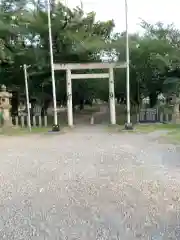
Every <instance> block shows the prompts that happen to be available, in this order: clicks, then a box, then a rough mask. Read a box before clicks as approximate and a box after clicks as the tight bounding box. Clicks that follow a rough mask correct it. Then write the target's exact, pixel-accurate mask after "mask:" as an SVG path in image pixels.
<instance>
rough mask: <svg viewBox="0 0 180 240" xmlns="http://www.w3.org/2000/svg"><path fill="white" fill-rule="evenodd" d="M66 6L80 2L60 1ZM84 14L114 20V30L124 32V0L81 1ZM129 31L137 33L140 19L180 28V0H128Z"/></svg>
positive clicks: (72, 0)
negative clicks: (89, 13)
mask: <svg viewBox="0 0 180 240" xmlns="http://www.w3.org/2000/svg"><path fill="white" fill-rule="evenodd" d="M62 1H66V2H67V4H68V6H70V7H74V6H76V5H80V0H62ZM82 2H83V6H84V10H85V11H86V12H90V11H95V12H96V14H97V20H107V19H114V20H115V23H116V30H117V31H123V30H125V16H124V0H106V1H105V0H82ZM128 5H129V30H130V32H134V31H139V29H140V28H139V26H138V23H139V22H140V18H141V19H144V20H146V21H148V22H151V23H155V22H157V21H162V22H164V23H166V24H168V23H174V24H175V25H176V27H178V28H180V17H179V9H180V0H171V1H168V0H166V1H165V0H128Z"/></svg>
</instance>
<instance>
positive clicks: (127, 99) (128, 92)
mask: <svg viewBox="0 0 180 240" xmlns="http://www.w3.org/2000/svg"><path fill="white" fill-rule="evenodd" d="M124 1H125V18H126V104H127V122H126V125H125V128H126V129H132V123H131V109H130V82H129V32H128V2H127V1H128V0H124Z"/></svg>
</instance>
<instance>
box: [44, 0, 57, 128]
mask: <svg viewBox="0 0 180 240" xmlns="http://www.w3.org/2000/svg"><path fill="white" fill-rule="evenodd" d="M47 11H48V30H49V50H50V59H51V77H52V91H53V105H54V126H53V131H59V127H58V119H57V105H56V83H55V73H54V58H53V44H52V29H51V8H50V0H47Z"/></svg>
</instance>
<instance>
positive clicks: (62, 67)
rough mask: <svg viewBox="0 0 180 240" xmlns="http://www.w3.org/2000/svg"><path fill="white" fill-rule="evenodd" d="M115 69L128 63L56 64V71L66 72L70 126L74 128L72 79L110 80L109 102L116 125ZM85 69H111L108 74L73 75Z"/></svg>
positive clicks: (111, 117)
mask: <svg viewBox="0 0 180 240" xmlns="http://www.w3.org/2000/svg"><path fill="white" fill-rule="evenodd" d="M114 68H126V63H82V64H81V63H68V64H54V70H65V71H66V90H67V113H68V125H69V126H70V127H72V126H73V107H72V79H85V78H86V79H92V78H109V101H110V122H111V124H116V108H115V94H114ZM83 69H109V72H108V73H92V74H89V73H84V74H79V73H76V74H73V73H72V70H83Z"/></svg>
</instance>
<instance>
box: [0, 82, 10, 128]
mask: <svg viewBox="0 0 180 240" xmlns="http://www.w3.org/2000/svg"><path fill="white" fill-rule="evenodd" d="M11 97H12V94H11V93H9V92H7V90H6V86H5V85H2V86H1V91H0V112H1V114H2V116H3V125H4V126H12V121H11V115H10V109H11V104H10V98H11Z"/></svg>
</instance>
